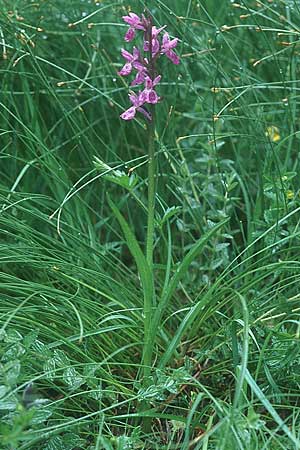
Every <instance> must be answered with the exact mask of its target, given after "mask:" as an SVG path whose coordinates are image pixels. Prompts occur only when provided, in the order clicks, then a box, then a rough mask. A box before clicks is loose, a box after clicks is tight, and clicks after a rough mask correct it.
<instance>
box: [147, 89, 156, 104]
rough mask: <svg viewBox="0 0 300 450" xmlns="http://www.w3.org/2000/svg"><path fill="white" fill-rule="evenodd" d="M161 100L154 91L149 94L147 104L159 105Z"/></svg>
mask: <svg viewBox="0 0 300 450" xmlns="http://www.w3.org/2000/svg"><path fill="white" fill-rule="evenodd" d="M158 100H159V98H158V95H157V93H156V92H155V91H154V90H153V89H152V90H151V91H150V92H149V93H148V99H147V103H152V104H154V103H157V102H158Z"/></svg>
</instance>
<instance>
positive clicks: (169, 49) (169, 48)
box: [161, 33, 180, 64]
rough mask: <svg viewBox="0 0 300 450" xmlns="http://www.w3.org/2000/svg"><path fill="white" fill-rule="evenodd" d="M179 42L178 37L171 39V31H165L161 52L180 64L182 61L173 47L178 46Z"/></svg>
mask: <svg viewBox="0 0 300 450" xmlns="http://www.w3.org/2000/svg"><path fill="white" fill-rule="evenodd" d="M177 42H178V39H177V38H175V39H172V40H170V37H169V33H165V34H164V35H163V39H162V47H161V54H165V55H166V56H167V57H168V58H169V59H170V60H171V61H172V63H173V64H179V62H180V59H179V57H178V56H177V55H176V53H175V52H174V51H173V48H175V47H176V45H177Z"/></svg>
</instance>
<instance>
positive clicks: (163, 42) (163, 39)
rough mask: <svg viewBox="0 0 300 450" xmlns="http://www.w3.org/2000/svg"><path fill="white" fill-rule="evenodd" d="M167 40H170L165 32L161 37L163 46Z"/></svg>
mask: <svg viewBox="0 0 300 450" xmlns="http://www.w3.org/2000/svg"><path fill="white" fill-rule="evenodd" d="M169 41H170V38H169V33H165V34H164V35H163V38H162V44H163V47H165V46H166V45H167V44H168V42H169Z"/></svg>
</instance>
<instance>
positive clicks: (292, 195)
mask: <svg viewBox="0 0 300 450" xmlns="http://www.w3.org/2000/svg"><path fill="white" fill-rule="evenodd" d="M294 197H295V193H294V191H291V190H288V191H286V198H287V199H288V200H293V198H294Z"/></svg>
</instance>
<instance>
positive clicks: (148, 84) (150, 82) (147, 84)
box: [145, 77, 153, 89]
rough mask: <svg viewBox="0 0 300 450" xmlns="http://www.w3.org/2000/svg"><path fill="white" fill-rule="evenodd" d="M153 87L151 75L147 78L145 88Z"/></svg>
mask: <svg viewBox="0 0 300 450" xmlns="http://www.w3.org/2000/svg"><path fill="white" fill-rule="evenodd" d="M152 87H153V82H152V80H151V78H150V77H146V78H145V88H146V89H151V88H152Z"/></svg>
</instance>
